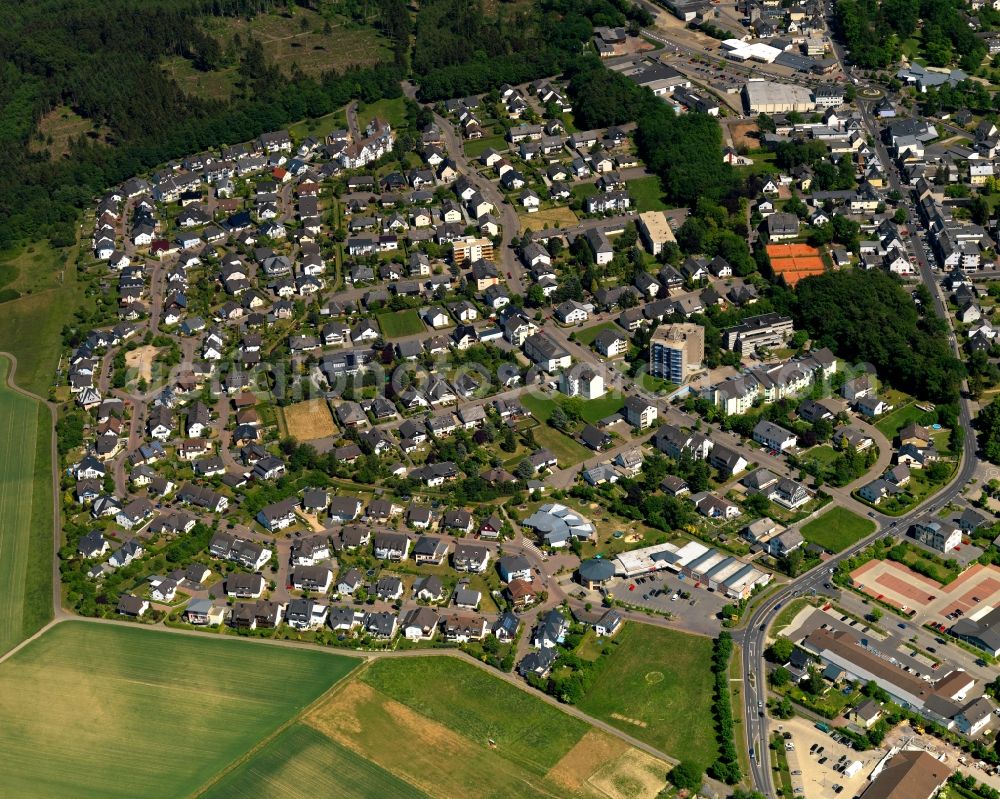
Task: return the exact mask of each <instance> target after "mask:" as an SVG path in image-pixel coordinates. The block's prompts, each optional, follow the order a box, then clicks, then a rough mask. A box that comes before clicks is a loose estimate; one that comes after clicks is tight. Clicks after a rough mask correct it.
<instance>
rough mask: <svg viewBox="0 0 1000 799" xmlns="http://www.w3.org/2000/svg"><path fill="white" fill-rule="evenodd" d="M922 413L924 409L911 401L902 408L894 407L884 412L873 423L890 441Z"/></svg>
mask: <svg viewBox="0 0 1000 799" xmlns="http://www.w3.org/2000/svg"><path fill="white" fill-rule="evenodd" d="M923 415H924V411H922V410H920V408H918V407H917V405H916V403H913V402H911V403H910V404H909V405H904V406H903V407H902V408H896V410H894V411H892V412H891V413H888V414H886V415H885V416H883V417H882V418H881V419H879V420H878V421H877V422H876V423H875V427H877V428H878V429H879V431H881V432H882V434H883V435H884V436H885V437H886V438H888V439H889V441H890V442H891V441H892V440H893V439H895V438H896V436H897V434H898V433H899V431H900V430H902V429H903V428H904V427H906V425H908V424H909V423H910V422H915V421H917V420H918V419H919V418H921V417H922V416H923Z"/></svg>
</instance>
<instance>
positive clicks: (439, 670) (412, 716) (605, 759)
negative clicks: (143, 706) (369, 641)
mask: <svg viewBox="0 0 1000 799" xmlns="http://www.w3.org/2000/svg"><path fill="white" fill-rule="evenodd" d="M302 721H303V723H304V724H305V725H308V727H311V728H312V729H313V730H315V731H316V732H317V733H318V734H320V735H321V736H325V737H326V738H328V739H329V740H330V741H331V742H334V743H335V744H337V745H338V746H335V747H331V746H330V745H329V744H328V743H324V741H323V740H322V739H321V738H317V737H315V736H306V735H305V733H303V732H300V731H299V729H298V727H297V726H296V727H293V728H292V729H291V732H290V733H289V734H287V735H284V736H282V738H286V739H288V740H287V742H286V741H279V740H276V741H275V745H274V747H273V750H274V751H273V752H272V751H271V750H272V747H265V748H263V749H261V751H260V753H258V755H256V756H254V757H253V758H252V759H251V760H250V761H249V763H248V764H247V765H246V766H245V767H244V766H241V767H240V768H238V769H237V771H236V772H234V775H233V777H232V779H224V780H223V781H222V782H220V786H225V788H231V789H233V790H220V791H219V792H218V793H211V794H209V796H210V797H214V796H218V797H219V799H221V797H223V796H225V797H229V796H235V797H238V798H239V797H246V799H255V798H256V797H261V799H263V797H265V796H266V797H279V798H283V797H289V799H291V797H296V798H297V797H300V796H313V795H320V796H334V795H340V793H339V792H336V791H327V790H326V788H327V786H328V785H330V782H331V780H333V781H334V782H335V787H337V788H338V789H339V788H340V787H341V786H340V784H339V783H340V782H341V780H343V781H344V783H345V785H344V786H343V790H344V791H345V794H344V795H346V796H359V797H369V796H370V797H381V796H422V795H427V796H433V797H441V799H450V797H456V796H477V797H478V796H483V797H490V799H521V797H525V796H532V797H535V796H542V797H553V798H554V797H573V798H574V799H607V797H623V796H628V797H630V799H654V797H656V796H657V795H659V792H660V791H661V790H662V789H663V787H664V783H665V775H666V772H667V770H668V768H669V767H668V766H667V764H666V763H664V762H663V761H661V760H659V759H657V758H654V757H651V756H649V755H647V754H645V753H644V752H641V751H639V750H637V749H634V748H632V747H630V746H629V745H628V744H627V743H625V742H624V741H622V740H620V739H618V738H616V737H614V736H611V735H609V734H607V733H604V732H602V731H600V730H596V729H593V728H591V727H590V726H588V725H587V724H586V723H585V722H583V721H581V720H579V719H576V718H574V717H572V716H570V715H568V714H566V713H564V712H563V711H562V710H561V709H559V708H558V707H556V706H554V705H552V704H548V703H546V702H544V701H543V700H542V699H540V698H538V697H537V696H535V695H534V694H531V693H529V692H527V691H524V690H522V689H521V688H519V687H517V686H515V685H511V684H510V683H508V682H506V681H505V680H502V679H500V678H499V677H497V676H495V675H493V674H491V673H490V672H489V671H486V670H483V669H479V668H477V667H475V666H473V665H471V664H469V663H466V662H464V661H460V660H458V659H457V658H451V657H423V658H406V659H402V658H400V659H383V660H376V661H374V662H372V663H371V664H370V665H368V666H366V667H365V668H363V669H362V670H360V671H359V672H358V673H357V674H356V675H355V676H354V677H353V678H352V679H350V680H348V681H346V682H345V683H344V684H342V685H340V686H337V688H336V689H335V690H333V691H331V692H330V693H329V694H328V695H327V696H326V697H325V698H324V699H323V701H322V702H319V703H317V704H316V705H314V706H313V707H312V708H311V709H310V710H309V711H308V712H307V713H306V714H305V715H304V717H303V719H302ZM345 750H346V752H349V753H350V754H349V755H348V754H346V752H345ZM282 754H283V755H284V757H285V758H286V759H287V760H288V761H290V762H288V763H286V764H282V762H281V761H282V757H281V756H282ZM349 757H353V758H354V759H355V761H356V763H355V764H354V765H353V766H352V767H350V768H348V769H346V770H345V773H344V774H343V775H341V768H342V764H344V763H345V760H346V759H347V758H349ZM316 761H319V764H320V765H322V766H324V767H325V768H324V769H323V772H325V774H326V775H327V776H325V777H321V778H317V779H316V780H314V781H309V782H308V785H307V784H306V783H305V782H303V781H302V778H301V777H300V776H299V775H298V771H299V768H300V765H299V764H301V769H302V770H303V771H304V774H305V775H306V776H307V777H308V775H309V774H311V773H312V771H314V770H315V769H316V768H317V763H316ZM389 775H392V776H391V777H390V776H389ZM345 778H346V779H345ZM362 780H363V781H362ZM390 780H395V782H396V784H395V785H392V784H391V783H390V782H389V781H390ZM255 781H258V782H259V781H266V782H265V783H264V784H265V786H266V787H267V788H268V789H269V790H267V791H262V790H261V789H260V788H259V787H258V788H257V789H256V790H255V789H254V785H253V783H254V782H255ZM404 781H405V782H404ZM407 784H408V785H407ZM297 786H303V788H302V790H300V791H296V790H294V789H295V788H296V787H297ZM314 786H319V787H320V790H319V791H318V792H317V791H316V790H315V787H314ZM410 786H412V787H410ZM241 789H242V790H241ZM421 792H422V793H421Z"/></svg>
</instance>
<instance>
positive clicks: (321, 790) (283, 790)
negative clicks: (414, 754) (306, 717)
mask: <svg viewBox="0 0 1000 799" xmlns="http://www.w3.org/2000/svg"><path fill="white" fill-rule="evenodd" d="M199 796H202V797H205V799H299V798H300V797H303V796H319V797H328V796H329V797H333V796H336V797H338V799H382V797H388V796H399V797H402V796H406V797H415V798H416V797H424V796H426V794H425V793H424V792H423V791H420V790H418V789H417V788H415V787H414V786H413V785H410V784H409V783H408V782H406V781H405V780H402V779H400V778H399V777H396V776H394V775H392V774H390V773H389V772H388V771H386V770H385V769H383V768H382V767H381V766H379V765H376V764H375V763H373V762H372V761H370V760H367V759H366V758H364V757H360V756H359V755H358V754H357V753H355V752H352V751H351V750H350V749H348V748H347V747H346V746H342V745H341V744H339V743H337V742H336V741H333V740H331V739H330V738H327V737H326V736H325V735H323V733H321V732H319V731H317V730H314V729H313V728H312V727H309V726H307V725H305V724H294V725H292V726H291V727H289V728H288V729H287V730H285V731H284V732H282V733H280V734H279V735H277V736H276V737H275V738H274V739H273V740H272V741H269V742H268V743H267V744H266V745H265V746H264V747H263V748H261V749H260V750H259V751H257V752H256V753H254V755H253V756H252V757H251V758H250V759H249V760H246V761H245V762H243V763H241V764H240V765H239V766H237V767H236V768H235V769H234V770H233V771H231V772H229V773H228V774H226V775H225V776H224V777H223V778H222V779H220V780H219V781H218V782H217V783H215V784H214V785H212V787H211V788H210V789H208V790H207V791H205V792H204V793H202V794H199Z"/></svg>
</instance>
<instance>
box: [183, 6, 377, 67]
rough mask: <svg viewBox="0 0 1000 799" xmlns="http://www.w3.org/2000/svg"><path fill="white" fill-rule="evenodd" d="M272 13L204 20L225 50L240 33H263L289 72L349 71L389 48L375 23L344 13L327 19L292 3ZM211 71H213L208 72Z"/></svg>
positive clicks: (272, 55)
mask: <svg viewBox="0 0 1000 799" xmlns="http://www.w3.org/2000/svg"><path fill="white" fill-rule="evenodd" d="M289 8H293V9H294V13H289V12H288V11H285V10H284V8H282V10H281V11H275V12H273V13H269V14H258V15H257V16H255V17H253V18H252V19H249V20H248V19H246V18H245V17H235V16H233V17H210V18H206V19H205V20H204V21H203V26H204V28H205V29H206V31H207V32H208V33H210V34H211V35H213V36H214V37H215V38H216V39H218V40H219V42H220V44H221V45H222V47H223V50H225V49H226V48H227V47H228V45H229V43H230V42H231V41H232V40H233V38H234V37H235V36H236V35H239V36H240V37H241V39H242V40H243V41H246V40H247V39H248V38H249V37H253V38H255V39H258V40H259V41H260V43H261V47H262V48H263V50H264V56H265V57H266V58H267V60H268V61H269V62H270V63H272V64H274V65H275V66H277V67H278V68H280V69H281V71H282V72H284V73H285V74H286V75H290V74H291V73H292V71H293V68H294V67H298V68H299V69H301V70H302V71H303V72H304V73H305V74H307V75H310V76H313V77H318V76H320V75H322V74H323V73H324V72H329V71H330V70H336V71H338V72H342V71H344V70H345V69H346V68H347V67H350V66H371V65H372V64H375V63H378V62H379V61H381V60H382V59H384V58H385V57H386V56H387V54H388V52H389V51H388V47H387V46H386V43H385V39H384V38H383V37H382V36H380V35H379V34H378V33H377V32H376V31H375V30H374V29H372V28H368V27H360V26H357V25H354V24H352V23H350V22H349V21H348V20H346V19H345V18H339V17H335V18H332V19H330V20H329V21H327V19H325V18H324V17H323V16H322V15H320V14H319V13H317V12H316V11H313V10H311V9H309V8H305V7H303V6H289ZM207 74H212V73H207Z"/></svg>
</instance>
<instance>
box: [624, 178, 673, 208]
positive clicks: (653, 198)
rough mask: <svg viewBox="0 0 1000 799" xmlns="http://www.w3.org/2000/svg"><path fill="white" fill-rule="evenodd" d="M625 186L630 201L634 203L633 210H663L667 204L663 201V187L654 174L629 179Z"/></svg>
mask: <svg viewBox="0 0 1000 799" xmlns="http://www.w3.org/2000/svg"><path fill="white" fill-rule="evenodd" d="M627 187H628V193H629V194H630V195H631V196H632V202H633V203H635V210H636V211H637V212H639V213H640V214H641V213H643V212H644V211H663V210H665V209H666V208H667V204H666V203H665V202H663V188H662V186H660V179H659V178H658V177H657V176H656V175H650V176H649V177H646V178H639V179H638V180H630V181H628V184H627Z"/></svg>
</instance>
